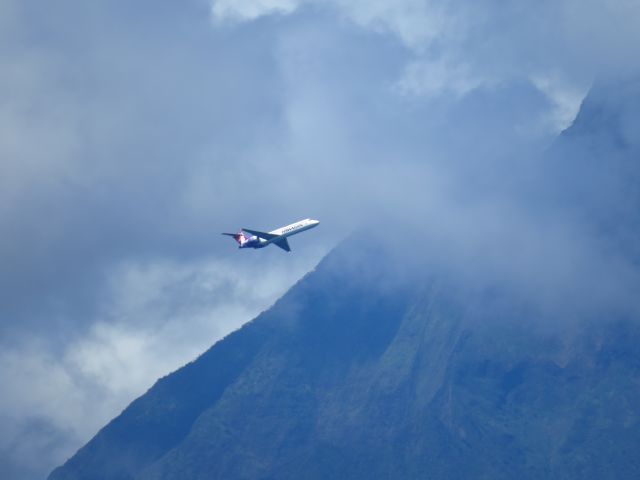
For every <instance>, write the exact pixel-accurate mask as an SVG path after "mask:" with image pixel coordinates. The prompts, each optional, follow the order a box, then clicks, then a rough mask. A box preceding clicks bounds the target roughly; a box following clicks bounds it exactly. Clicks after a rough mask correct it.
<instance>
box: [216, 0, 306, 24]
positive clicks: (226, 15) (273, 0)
mask: <svg viewBox="0 0 640 480" xmlns="http://www.w3.org/2000/svg"><path fill="white" fill-rule="evenodd" d="M296 8H297V2H296V0H250V1H245V2H234V1H232V0H217V1H215V2H213V4H212V6H211V13H212V14H213V16H214V18H215V19H216V20H219V21H225V20H231V21H245V20H255V19H256V18H259V17H262V16H264V15H272V14H274V13H279V14H287V13H291V12H293V11H294V10H295V9H296Z"/></svg>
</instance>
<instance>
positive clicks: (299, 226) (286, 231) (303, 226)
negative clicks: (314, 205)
mask: <svg viewBox="0 0 640 480" xmlns="http://www.w3.org/2000/svg"><path fill="white" fill-rule="evenodd" d="M319 223H320V222H319V221H318V220H312V219H310V218H305V219H304V220H300V221H299V222H296V223H292V224H291V225H287V226H286V227H280V228H276V229H275V230H272V231H270V232H269V233H271V234H272V235H278V236H281V237H290V236H291V235H295V234H296V233H300V232H304V231H305V230H309V229H310V228H313V227H315V226H317V225H318V224H319Z"/></svg>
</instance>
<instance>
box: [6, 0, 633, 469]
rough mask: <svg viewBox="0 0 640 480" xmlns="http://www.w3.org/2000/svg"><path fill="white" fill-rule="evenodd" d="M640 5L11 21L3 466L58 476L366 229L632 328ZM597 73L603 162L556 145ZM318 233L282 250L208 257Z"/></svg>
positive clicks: (18, 13)
mask: <svg viewBox="0 0 640 480" xmlns="http://www.w3.org/2000/svg"><path fill="white" fill-rule="evenodd" d="M639 8H640V7H638V6H636V5H634V4H633V3H631V2H625V1H613V2H602V1H595V0H594V1H587V2H578V1H573V0H567V1H561V2H543V3H539V4H536V5H531V6H505V5H502V3H501V2H495V1H488V0H487V1H482V2H464V1H463V2H458V3H456V4H454V3H451V2H440V3H438V2H431V1H425V2H416V1H400V2H386V1H379V2H378V1H377V2H340V1H329V2H315V1H308V2H303V1H300V2H298V1H295V0H274V1H235V2H227V1H224V0H223V1H216V2H213V3H211V4H207V3H206V2H187V3H186V4H180V5H158V4H157V2H150V1H145V2H137V3H136V4H135V5H130V4H128V3H126V2H106V1H105V2H102V1H98V2H91V3H90V4H86V5H85V4H82V5H78V4H77V2H69V1H63V2H56V4H55V5H53V4H52V5H42V4H37V3H36V2H29V1H26V2H24V1H17V0H4V1H2V2H0V32H1V33H0V39H1V44H2V45H3V46H2V50H1V52H2V53H1V54H0V65H1V66H2V69H3V72H4V74H3V76H2V78H1V79H0V88H1V89H2V91H3V92H4V93H5V95H4V96H3V97H4V99H5V100H4V101H3V102H2V103H1V104H0V126H1V127H2V128H0V138H1V139H2V140H1V141H0V155H1V158H2V161H1V162H0V227H1V229H2V232H3V235H2V237H1V238H0V261H1V263H2V265H3V268H2V270H1V271H0V332H2V337H0V338H1V340H0V342H1V344H2V353H1V354H0V378H1V379H2V381H3V383H4V384H5V391H6V392H8V393H7V394H6V395H5V396H4V397H3V399H2V401H1V403H0V405H2V412H3V414H2V421H3V424H4V425H5V426H6V428H5V429H3V434H2V435H0V463H1V466H0V472H1V473H6V472H8V473H7V475H9V474H14V473H15V475H14V476H21V477H23V478H30V477H33V478H41V477H42V475H43V474H44V472H46V471H48V470H49V469H50V468H51V467H52V466H54V465H55V464H57V463H59V462H60V461H61V460H63V459H64V458H65V457H66V456H68V455H70V454H71V453H73V451H74V450H75V449H76V448H78V446H80V445H81V444H83V443H84V442H86V441H87V440H88V439H89V438H90V437H91V435H93V434H94V433H95V432H96V430H97V429H98V428H99V427H100V426H101V425H102V424H104V423H105V422H106V421H107V420H108V419H109V418H111V417H113V416H114V415H115V414H117V413H118V411H119V410H121V409H122V408H123V407H124V406H125V405H126V404H127V403H128V402H129V401H130V400H131V398H133V397H135V396H137V395H139V394H141V393H142V392H144V391H145V390H146V389H147V388H148V387H149V386H150V385H151V384H152V383H153V381H154V380H155V379H156V378H157V377H158V376H160V375H163V374H165V373H167V372H168V371H170V370H173V369H175V368H177V367H179V366H180V365H182V364H183V363H185V362H187V361H189V360H191V359H193V358H194V357H195V356H196V355H197V354H198V353H199V352H201V351H202V350H204V349H205V348H206V347H207V346H209V345H210V344H212V343H213V342H214V341H215V340H217V339H219V338H220V337H221V336H223V335H224V334H226V333H228V332H229V331H230V330H232V329H235V328H237V327H238V326H240V325H241V324H242V323H243V322H246V321H247V320H249V319H250V318H252V317H253V316H255V315H256V314H257V313H259V312H260V311H261V310H263V309H264V308H266V307H267V306H268V305H269V304H270V303H272V302H273V301H274V300H275V299H276V298H278V297H279V296H280V295H281V294H282V293H283V292H284V291H285V290H286V289H287V288H288V287H289V286H290V285H291V284H292V283H293V282H294V281H295V280H296V279H298V278H299V277H300V276H301V275H302V274H303V273H304V272H306V271H308V270H309V269H311V268H312V267H313V265H314V264H315V263H316V262H317V261H318V259H319V258H320V257H321V256H322V255H323V254H324V253H326V252H327V251H328V250H329V249H330V248H331V247H333V246H334V245H335V244H336V243H337V242H338V241H339V240H341V239H343V238H345V237H346V236H347V235H348V234H349V233H350V232H352V231H354V230H355V231H358V232H362V233H360V234H359V235H365V236H366V235H367V231H379V230H381V229H383V230H386V231H387V232H388V239H389V242H391V244H392V245H397V247H396V248H397V249H398V255H400V257H401V258H403V259H404V260H407V259H408V260H410V261H411V262H412V263H413V264H416V265H424V264H427V265H429V268H437V269H439V270H440V271H442V272H449V273H452V274H455V275H457V276H462V277H464V278H467V279H468V280H469V281H470V282H471V283H473V284H477V285H482V284H486V283H490V282H493V281H500V282H505V281H506V282H508V283H509V284H510V285H512V288H514V289H515V290H517V291H518V292H519V294H520V295H522V296H523V297H525V298H527V299H528V300H529V301H531V302H534V303H535V304H536V305H538V306H540V308H541V309H549V310H553V309H556V308H559V307H562V308H567V309H571V308H573V307H574V306H575V304H576V301H575V299H581V300H582V299H586V300H587V303H586V304H585V305H586V306H585V308H586V309H608V308H610V307H612V306H615V307H616V308H618V309H619V310H620V311H621V312H622V313H629V312H634V311H635V309H636V308H637V304H636V301H635V299H636V298H639V297H638V296H637V295H636V294H635V293H636V292H635V290H634V288H635V287H633V286H634V285H639V284H640V283H638V282H637V271H636V268H635V267H636V258H637V256H636V255H637V253H636V252H635V251H634V248H637V247H636V245H637V244H638V243H637V242H636V241H635V239H636V237H635V236H634V235H635V232H636V231H635V230H634V229H633V228H629V229H626V230H625V229H624V228H622V229H620V228H618V227H617V226H618V225H621V224H624V225H629V224H630V222H632V221H633V219H634V218H635V216H634V215H633V212H634V206H637V193H638V192H637V189H636V188H635V184H637V182H634V181H633V179H634V178H636V177H634V175H635V174H636V170H635V169H637V167H636V166H635V165H634V164H633V162H630V161H628V159H630V158H634V155H635V153H637V151H638V139H639V138H640V134H639V133H638V128H639V127H638V125H639V123H638V116H637V114H636V113H635V112H637V111H638V110H637V109H636V108H634V107H633V106H634V105H637V98H638V96H637V92H638V85H637V81H636V80H635V79H637V77H636V76H635V75H636V73H637V72H638V67H640V65H638V59H637V55H636V52H635V51H634V48H633V46H634V45H637V44H639V43H640V38H638V37H640V28H638V20H637V19H638V18H640V15H639V13H640V12H638V9H639ZM596 78H598V80H596V82H595V88H594V90H593V95H592V96H591V97H590V100H589V101H588V102H587V103H585V108H584V110H583V112H584V117H579V118H578V120H577V121H576V128H575V129H574V130H573V131H574V132H576V133H574V134H573V135H575V136H577V137H580V136H581V135H582V136H584V137H585V138H586V137H589V138H591V139H592V140H589V141H593V142H594V145H595V146H594V148H595V150H594V148H592V145H591V144H589V143H588V142H587V143H585V142H584V141H582V140H581V139H580V138H578V139H577V140H575V142H574V141H573V140H566V139H564V137H563V136H561V139H562V146H560V147H558V146H556V145H554V139H555V138H556V137H557V135H558V134H559V133H560V132H561V131H562V130H563V129H564V128H566V127H568V126H569V125H570V124H571V122H572V121H573V118H574V116H575V115H576V113H577V112H578V108H579V106H580V103H581V101H582V99H583V97H584V96H585V95H586V93H587V91H588V90H589V88H590V87H591V85H592V84H593V81H594V79H596ZM621 79H622V80H621ZM629 79H631V80H629ZM615 82H619V83H618V84H619V85H622V87H620V88H611V87H610V85H611V84H612V83H613V84H616V83H615ZM599 85H603V87H602V88H600V87H599ZM612 92H619V96H615V95H614V94H613V93H612ZM633 102H636V103H633ZM597 112H602V114H603V116H602V117H600V116H598V114H597ZM605 127H606V128H605ZM607 128H609V129H610V131H611V133H610V134H607V133H603V132H606V131H607ZM581 132H582V133H581ZM593 132H597V133H596V135H598V137H597V138H594V137H593V136H592V134H593ZM603 158H606V159H608V161H610V162H612V163H611V164H613V165H616V168H615V169H614V168H608V167H607V166H603V165H600V164H599V163H598V162H600V161H601V159H603ZM561 159H562V161H560V160H561ZM590 159H592V161H590ZM541 165H542V166H541ZM611 211H615V215H611V214H610V212H611ZM585 212H588V213H585ZM309 216H312V217H314V218H318V219H320V220H321V221H322V225H321V226H320V228H318V229H316V230H314V231H313V234H311V233H309V234H305V235H304V236H300V238H296V239H295V240H294V241H292V248H293V250H294V253H293V254H292V255H288V256H285V255H282V252H279V251H268V249H266V250H265V251H263V252H259V253H260V254H259V255H253V253H257V252H249V255H236V254H237V253H243V254H244V253H247V252H237V251H235V249H234V247H233V245H231V244H229V243H227V242H226V239H223V238H220V236H219V232H221V231H227V230H229V229H234V228H240V227H253V228H257V229H270V228H275V227H277V226H280V225H284V224H286V223H289V222H290V221H293V220H296V219H298V218H305V217H309ZM619 220H620V221H619ZM622 220H624V221H622ZM358 229H359V230H358ZM353 238H354V239H355V241H357V238H358V237H357V235H356V236H355V237H353ZM433 252H437V255H434V254H433ZM167 352H171V353H170V354H169V355H167ZM78 412H81V413H80V414H78ZM52 445H55V446H56V447H55V448H53V447H52Z"/></svg>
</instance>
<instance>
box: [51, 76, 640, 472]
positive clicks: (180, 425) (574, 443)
mask: <svg viewBox="0 0 640 480" xmlns="http://www.w3.org/2000/svg"><path fill="white" fill-rule="evenodd" d="M635 85H636V86H637V84H635ZM626 92H627V93H626V95H627V96H630V97H633V98H640V95H638V96H637V97H636V94H637V93H640V89H637V88H635V87H634V88H631V87H630V88H628V89H627V90H626ZM629 92H631V93H629ZM621 95H622V94H621ZM605 98H607V97H606V95H604V94H603V93H600V92H599V91H597V90H596V91H595V93H594V94H593V95H592V96H590V97H589V98H588V99H587V100H586V101H585V103H584V105H583V109H582V110H581V113H580V114H579V115H578V118H577V120H576V122H575V124H574V126H573V127H571V128H570V129H569V130H567V131H566V132H565V133H564V134H563V135H561V137H560V138H559V140H558V143H557V145H556V146H554V148H553V149H552V152H551V153H550V157H549V158H551V160H549V162H550V164H551V167H550V168H552V167H553V165H554V164H555V162H556V161H559V160H561V157H562V156H563V155H564V156H567V157H569V156H572V155H574V154H575V152H577V151H580V149H583V150H582V151H584V152H589V161H590V162H591V163H590V165H598V166H597V168H600V169H602V170H603V171H605V172H606V171H607V163H606V162H607V161H608V160H609V157H611V158H615V160H616V162H618V163H619V164H620V165H625V166H627V167H629V168H630V169H631V170H628V171H632V170H633V168H635V165H636V163H634V161H636V162H637V160H638V159H637V158H632V157H633V155H634V154H635V153H634V152H635V151H636V150H635V146H634V145H633V144H630V143H629V142H627V143H625V142H621V141H619V139H618V140H616V138H617V137H616V135H618V134H619V132H620V131H621V129H624V128H628V127H629V126H631V127H633V125H634V123H633V121H630V120H627V119H624V120H621V122H622V123H620V124H617V125H613V126H612V120H611V118H613V117H611V115H614V117H615V112H616V111H619V109H620V108H622V106H624V105H628V102H627V101H624V99H623V100H620V101H619V102H618V103H616V102H615V101H614V102H613V104H610V103H607V101H604V100H603V99H605ZM616 109H617V110H616ZM615 118H619V117H615ZM605 129H608V130H611V129H613V130H611V131H613V132H614V133H613V134H611V133H610V132H609V133H607V132H605V131H604V130H605ZM579 138H583V139H584V140H582V141H579V140H577V139H579ZM633 138H640V136H638V137H633ZM594 139H595V140H594ZM592 141H595V142H596V143H595V145H596V146H593V145H592V147H587V146H585V142H592ZM598 149H601V150H598ZM625 149H626V150H625ZM594 151H595V152H596V153H597V155H596V153H593V152H594ZM598 152H599V153H598ZM625 152H626V153H625ZM629 152H631V153H629ZM630 155H631V156H630ZM583 160H584V157H583ZM574 161H576V162H577V161H578V160H575V157H572V158H571V159H568V160H567V162H568V164H570V162H574ZM598 162H601V163H598ZM583 163H584V161H583ZM579 167H580V168H587V165H586V164H579ZM575 168H578V167H575ZM589 168H593V169H594V170H593V171H594V172H595V171H596V170H597V168H596V166H592V167H589ZM560 170H561V169H560ZM560 170H555V171H556V172H559V173H558V176H557V178H558V179H560V180H559V184H560V185H563V184H564V182H569V177H564V176H563V175H564V173H563V172H564V170H563V171H560ZM625 172H627V170H625ZM591 181H593V176H589V180H588V182H591ZM588 182H587V183H585V184H584V185H582V184H580V183H579V182H578V183H577V184H576V183H567V185H569V186H570V187H571V188H569V187H567V188H566V189H564V190H563V192H562V194H559V195H558V196H557V197H556V198H557V200H558V201H564V202H568V203H570V202H569V199H580V198H582V197H581V195H584V196H585V198H589V195H588V194H587V193H588V191H585V190H584V188H586V187H585V185H589V183H588ZM587 190H588V189H587ZM631 198H632V197H631ZM607 202H611V203H610V206H611V208H614V207H615V208H618V207H617V205H616V204H615V202H613V201H612V200H611V199H610V198H609V197H604V196H603V197H602V198H600V199H596V200H595V201H594V205H598V206H601V207H602V211H604V210H605V207H606V206H607ZM580 205H581V202H580V201H576V202H575V206H576V208H578V206H580ZM584 208H587V209H588V208H589V205H587V206H585V207H584ZM615 208H614V210H615ZM593 211H596V212H598V215H596V217H597V218H598V221H603V222H604V221H606V220H607V217H606V216H605V215H600V210H598V209H597V208H595V207H594V209H593ZM615 212H616V213H615V214H616V215H618V217H617V219H618V220H620V221H622V220H627V219H628V220H629V225H631V226H626V227H625V228H626V230H625V232H627V233H628V234H630V235H631V234H632V233H633V232H634V229H633V228H632V226H633V221H632V220H633V219H632V217H631V216H627V215H629V212H628V209H627V207H626V206H625V208H621V209H620V211H618V210H615ZM598 228H600V227H598ZM636 233H637V231H636ZM614 237H615V239H616V241H617V239H618V236H617V235H616V236H614ZM627 238H628V237H625V239H627ZM363 243H364V244H363ZM625 245H627V244H625ZM629 245H631V244H630V243H629ZM407 256H408V257H409V258H408V259H407V258H406V257H407ZM410 257H411V255H410V254H409V255H406V256H405V255H399V254H397V253H396V252H394V250H393V248H392V246H391V247H390V245H389V244H388V243H387V242H385V241H384V239H382V240H379V241H378V240H375V239H370V240H368V241H367V242H358V245H354V242H345V243H343V244H342V245H340V246H339V247H337V248H336V249H335V250H334V251H333V252H331V253H330V254H329V255H328V256H327V257H326V258H324V259H323V260H322V262H321V263H320V264H319V265H318V266H317V268H316V269H315V270H314V271H312V272H311V273H309V274H308V275H307V276H305V277H304V278H303V279H302V280H300V281H299V282H298V283H297V284H296V285H295V286H294V287H293V288H291V290H290V291H289V292H287V293H286V294H285V295H284V296H283V297H282V298H281V299H280V300H278V302H276V303H275V305H273V307H272V308H270V309H269V310H268V311H266V312H264V313H262V314H261V315H259V316H258V317H257V318H256V319H254V320H253V321H252V322H250V323H248V324H246V325H245V326H244V327H243V328H241V329H240V330H238V331H236V332H234V333H232V334H231V335H229V336H228V337H226V338H224V339H223V340H221V341H220V342H218V343H216V344H215V345H214V346H213V347H212V348H211V349H210V350H208V351H207V352H206V353H204V354H203V355H202V356H200V357H199V358H198V359H197V360H195V361H194V362H192V363H190V364H188V365H187V366H185V367H183V368H181V369H180V370H178V371H176V372H175V373H172V374H171V375H168V376H167V377H165V378H162V379H160V380H159V381H158V382H157V383H156V384H155V385H154V386H153V387H152V388H151V389H150V390H149V391H148V392H147V393H146V394H144V395H143V396H141V397H140V398H138V399H137V400H135V401H134V402H133V403H132V404H131V405H130V406H129V407H128V408H127V409H126V410H125V411H124V412H122V414H121V415H119V416H118V417H117V418H115V419H114V420H113V421H112V422H110V423H109V424H108V425H107V426H105V427H104V428H103V429H102V430H101V431H100V432H99V433H98V434H97V435H96V436H95V437H94V438H93V439H92V440H91V441H90V442H89V443H88V444H87V445H85V446H84V447H83V448H81V449H80V450H79V451H78V452H77V453H76V455H74V456H73V457H72V458H71V459H70V460H69V461H67V462H66V463H65V464H64V465H63V466H61V467H59V468H57V469H56V470H54V471H53V472H52V473H51V475H50V477H49V478H50V480H70V479H91V480H125V479H138V480H156V479H157V480H159V479H163V480H168V479H216V478H220V479H235V478H237V479H300V478H303V479H325V478H341V479H361V478H366V479H378V478H380V479H382V478H429V479H456V478H465V479H466V478H478V479H481V478H486V479H512V478H516V477H517V478H520V479H539V478H558V479H567V478H576V479H577V478H579V479H606V478H611V479H614V478H615V479H621V478H639V477H640V456H639V455H638V452H640V350H639V349H638V348H637V345H638V344H639V343H640V321H639V320H640V319H639V318H635V317H634V316H633V315H629V314H621V313H620V312H619V311H617V310H616V313H613V312H611V313H608V312H606V311H604V312H603V311H600V310H599V311H597V312H587V313H586V314H584V313H583V312H584V309H582V310H581V309H577V310H576V312H581V313H580V314H581V315H583V317H580V318H575V315H573V313H574V312H573V310H571V309H564V310H558V311H555V312H549V311H546V310H545V309H543V308H539V307H538V306H536V304H535V302H531V301H529V299H527V298H526V297H523V296H521V295H519V294H518V293H517V292H516V291H515V290H514V289H512V288H511V286H510V285H509V284H508V283H505V284H500V283H495V284H486V285H483V284H480V285H478V284H474V285H471V284H469V283H468V282H466V281H465V280H463V279H460V278H456V275H453V274H447V273H446V272H442V271H438V272H436V271H430V270H429V268H428V266H425V265H420V264H416V263H415V262H412V261H411V258H410ZM585 300H587V299H585ZM587 310H588V309H587Z"/></svg>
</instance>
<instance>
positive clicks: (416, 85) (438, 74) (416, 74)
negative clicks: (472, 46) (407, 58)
mask: <svg viewBox="0 0 640 480" xmlns="http://www.w3.org/2000/svg"><path fill="white" fill-rule="evenodd" d="M488 83H489V82H487V81H483V79H480V78H478V77H477V76H474V75H473V74H472V73H471V69H470V68H469V66H468V65H465V64H463V63H459V64H450V63H447V61H446V60H444V59H440V60H434V61H431V60H424V61H415V62H412V63H410V64H408V65H407V66H406V67H405V71H404V73H403V75H402V77H401V78H400V80H398V83H397V88H398V91H399V92H401V93H403V94H408V95H419V96H425V97H437V96H438V95H441V94H443V93H449V94H452V95H454V97H462V96H464V95H466V94H467V93H469V92H471V91H472V90H474V89H476V88H478V87H480V86H482V85H487V84H488Z"/></svg>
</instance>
